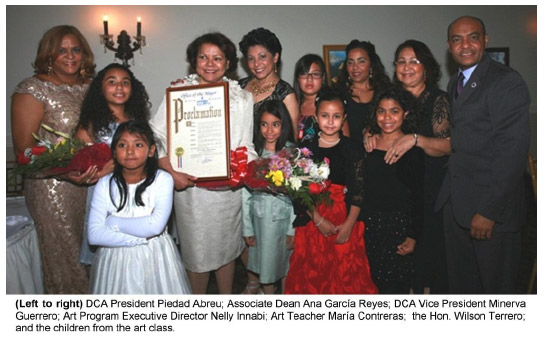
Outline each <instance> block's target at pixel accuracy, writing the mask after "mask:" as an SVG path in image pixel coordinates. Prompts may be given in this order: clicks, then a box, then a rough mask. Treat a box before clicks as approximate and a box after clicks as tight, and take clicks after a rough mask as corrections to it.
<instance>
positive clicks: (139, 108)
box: [76, 63, 151, 141]
mask: <svg viewBox="0 0 544 338" xmlns="http://www.w3.org/2000/svg"><path fill="white" fill-rule="evenodd" d="M110 69H121V70H123V71H125V72H126V73H127V74H128V76H129V78H130V85H131V93H130V97H129V99H128V101H127V102H126V103H125V115H126V116H128V117H129V119H131V120H135V121H140V122H146V121H147V120H148V119H149V108H150V107H151V103H150V102H149V95H148V94H147V91H146V90H145V87H144V85H143V83H142V82H140V81H139V80H138V79H136V77H134V73H132V71H131V70H130V69H129V68H128V67H125V66H123V65H121V64H118V63H111V64H109V65H107V66H106V67H105V68H104V69H102V70H101V71H99V72H98V74H97V75H96V77H95V78H94V80H93V81H92V82H91V85H90V86H89V91H87V94H86V95H85V99H84V100H83V104H82V105H81V114H80V116H79V123H78V128H83V129H85V130H89V129H92V132H93V135H92V136H93V139H94V140H95V141H96V140H97V136H98V134H99V133H101V132H109V131H110V130H109V125H110V123H111V122H114V121H115V118H114V116H113V111H112V110H111V109H110V107H109V105H108V102H107V101H106V98H105V97H104V92H103V90H102V81H103V80H104V77H105V76H106V73H107V72H108V71H109V70H110ZM76 130H77V129H76Z"/></svg>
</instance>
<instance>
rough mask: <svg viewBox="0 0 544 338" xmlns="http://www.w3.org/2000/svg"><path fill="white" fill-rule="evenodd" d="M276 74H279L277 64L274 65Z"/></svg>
mask: <svg viewBox="0 0 544 338" xmlns="http://www.w3.org/2000/svg"><path fill="white" fill-rule="evenodd" d="M274 73H276V74H277V73H278V64H277V63H275V64H274Z"/></svg>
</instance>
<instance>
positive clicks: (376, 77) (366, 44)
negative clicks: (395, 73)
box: [338, 39, 391, 93]
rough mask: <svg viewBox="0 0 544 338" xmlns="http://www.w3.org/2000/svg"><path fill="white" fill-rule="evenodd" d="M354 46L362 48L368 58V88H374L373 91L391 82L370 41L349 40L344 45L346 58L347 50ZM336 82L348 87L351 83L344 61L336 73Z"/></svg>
mask: <svg viewBox="0 0 544 338" xmlns="http://www.w3.org/2000/svg"><path fill="white" fill-rule="evenodd" d="M356 48H361V49H362V50H364V51H365V52H366V53H367V54H368V57H369V58H370V72H371V74H372V75H371V76H370V79H369V80H368V83H369V85H370V88H372V89H373V90H374V93H376V92H379V91H382V90H383V89H384V88H385V87H387V86H388V85H389V84H390V83H391V81H390V80H389V77H388V76H387V73H386V72H385V67H384V66H383V63H382V60H381V59H380V56H379V55H378V54H377V53H376V48H375V47H374V45H373V44H372V43H371V42H370V41H359V40H356V39H355V40H351V42H350V43H349V44H348V45H347V46H346V60H347V57H348V54H349V52H350V51H351V50H353V49H356ZM338 83H339V84H340V85H345V86H346V87H348V88H350V87H351V85H352V82H351V79H350V78H349V74H348V70H347V67H346V63H345V62H344V67H343V68H342V70H341V71H340V74H339V75H338Z"/></svg>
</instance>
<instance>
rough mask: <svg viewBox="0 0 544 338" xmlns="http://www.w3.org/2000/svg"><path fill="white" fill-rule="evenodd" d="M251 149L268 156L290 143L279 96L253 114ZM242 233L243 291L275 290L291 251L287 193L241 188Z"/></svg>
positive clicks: (290, 209)
mask: <svg viewBox="0 0 544 338" xmlns="http://www.w3.org/2000/svg"><path fill="white" fill-rule="evenodd" d="M255 122H256V126H255V137H254V138H253V141H254V145H255V150H256V151H257V154H258V155H259V156H260V157H269V156H271V155H273V154H274V153H276V152H277V151H279V150H282V149H283V148H284V147H289V146H293V144H292V143H291V142H289V140H291V139H292V138H293V136H292V135H293V127H292V126H291V118H290V117H289V111H288V110H287V108H286V107H285V105H284V104H283V102H281V101H279V100H269V101H266V102H264V103H263V104H262V105H261V106H260V107H259V108H258V110H257V112H256V116H255ZM242 195H243V197H244V198H243V204H242V213H243V224H244V228H243V235H244V239H245V241H246V244H247V245H248V246H249V258H248V264H247V269H248V283H247V286H246V292H244V293H258V292H259V286H260V285H262V288H263V291H264V293H265V294H273V293H274V292H275V288H274V287H275V285H274V284H275V283H276V282H277V281H278V280H280V279H281V282H282V290H283V286H284V282H285V276H287V270H288V269H289V257H290V256H291V252H292V251H293V250H292V249H293V239H294V237H293V236H294V234H295V230H294V229H293V226H292V225H291V223H292V222H293V220H294V218H295V215H294V213H293V206H292V203H291V200H290V198H289V197H288V196H285V195H281V194H276V195H273V194H270V193H265V192H259V191H253V192H249V190H247V189H244V191H243V194H242Z"/></svg>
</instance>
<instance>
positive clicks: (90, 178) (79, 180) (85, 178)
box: [58, 165, 98, 185]
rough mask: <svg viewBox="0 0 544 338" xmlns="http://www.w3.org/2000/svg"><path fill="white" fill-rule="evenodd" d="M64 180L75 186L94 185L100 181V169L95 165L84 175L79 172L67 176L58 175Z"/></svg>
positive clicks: (71, 172) (68, 173)
mask: <svg viewBox="0 0 544 338" xmlns="http://www.w3.org/2000/svg"><path fill="white" fill-rule="evenodd" d="M58 177H59V178H60V179H62V180H65V181H69V182H72V183H75V184H80V185H83V184H86V185H92V184H95V183H96V182H97V181H98V168H97V167H96V166H95V165H92V166H90V167H89V168H87V170H86V171H85V172H84V173H81V172H79V171H69V172H67V173H65V174H62V175H58Z"/></svg>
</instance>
